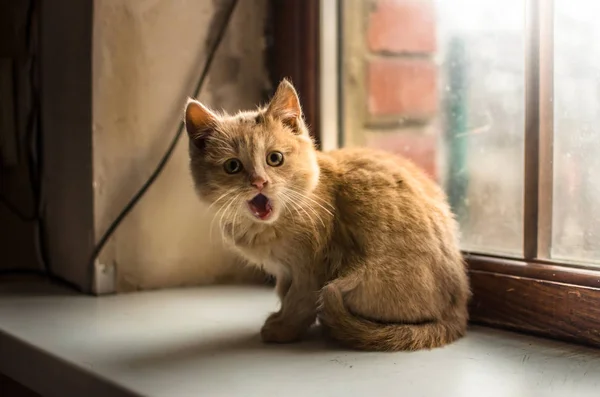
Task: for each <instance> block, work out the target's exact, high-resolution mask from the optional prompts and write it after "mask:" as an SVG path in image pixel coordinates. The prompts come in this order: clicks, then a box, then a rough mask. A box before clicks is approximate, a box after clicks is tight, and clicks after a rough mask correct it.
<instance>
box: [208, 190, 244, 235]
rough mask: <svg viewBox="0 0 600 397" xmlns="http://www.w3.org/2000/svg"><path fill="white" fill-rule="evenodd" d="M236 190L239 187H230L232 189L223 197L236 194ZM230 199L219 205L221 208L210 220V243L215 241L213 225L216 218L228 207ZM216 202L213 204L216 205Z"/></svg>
mask: <svg viewBox="0 0 600 397" xmlns="http://www.w3.org/2000/svg"><path fill="white" fill-rule="evenodd" d="M235 190H237V189H230V190H229V191H227V192H226V193H225V194H224V195H223V196H222V197H225V196H227V195H233V194H234V193H233V192H234V191H235ZM229 200H230V199H228V200H227V201H225V203H224V204H223V205H222V206H220V207H219V209H218V210H217V212H216V213H215V214H214V216H213V218H212V220H211V221H210V226H209V229H210V232H209V239H210V243H211V244H213V242H214V241H213V230H214V227H213V225H214V223H215V220H216V219H217V218H218V217H219V214H221V213H223V211H225V208H226V207H227V205H228V204H229V203H230V201H229ZM214 204H215V203H213V204H212V205H214ZM219 228H220V229H221V225H219Z"/></svg>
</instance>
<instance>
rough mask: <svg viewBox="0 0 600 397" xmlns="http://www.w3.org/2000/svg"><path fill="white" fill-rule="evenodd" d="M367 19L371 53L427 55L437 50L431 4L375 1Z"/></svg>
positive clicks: (416, 0)
mask: <svg viewBox="0 0 600 397" xmlns="http://www.w3.org/2000/svg"><path fill="white" fill-rule="evenodd" d="M373 8H374V9H373V11H372V12H371V14H370V15H369V24H368V28H367V44H368V47H369V50H370V51H372V52H390V53H420V54H423V53H424V54H430V53H433V52H435V50H436V44H437V43H436V20H435V8H434V4H433V1H431V0H378V1H375V2H374V6H373Z"/></svg>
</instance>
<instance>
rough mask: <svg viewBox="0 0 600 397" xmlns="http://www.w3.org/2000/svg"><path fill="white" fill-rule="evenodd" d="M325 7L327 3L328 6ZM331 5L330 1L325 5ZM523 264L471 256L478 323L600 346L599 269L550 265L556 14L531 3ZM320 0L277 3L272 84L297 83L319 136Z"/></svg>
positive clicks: (541, 0)
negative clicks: (284, 79) (287, 80)
mask: <svg viewBox="0 0 600 397" xmlns="http://www.w3.org/2000/svg"><path fill="white" fill-rule="evenodd" d="M321 1H322V0H321ZM325 1H331V0H325ZM525 3H526V9H527V11H526V15H527V23H526V35H527V46H526V71H525V106H526V110H525V130H524V131H525V168H524V177H525V179H524V180H525V182H524V183H525V186H524V195H525V196H524V219H523V221H524V222H523V228H524V241H523V258H522V259H514V258H508V257H499V256H494V255H487V254H486V255H483V254H474V253H468V252H465V259H466V261H467V263H468V266H469V273H470V278H471V288H472V290H473V298H472V300H471V303H470V316H471V321H472V322H473V323H479V324H484V325H488V326H493V327H499V328H505V329H510V330H514V331H519V332H525V333H530V334H535V335H538V336H544V337H550V338H554V339H560V340H565V341H569V342H574V343H580V344H586V345H592V346H597V347H600V270H599V269H597V268H596V269H594V268H591V267H585V266H581V265H573V264H567V263H560V262H558V261H553V260H550V259H549V258H550V245H551V236H552V233H551V231H552V182H553V175H552V156H553V146H552V145H553V101H552V95H553V78H554V75H553V61H554V54H553V47H554V43H553V34H554V26H553V9H552V3H553V2H551V1H545V0H526V2H525ZM319 4H320V0H289V1H284V0H271V11H272V14H271V15H272V17H273V19H272V20H273V25H274V26H273V27H274V29H273V31H274V35H273V47H272V53H271V55H272V59H277V60H278V61H277V62H274V63H272V64H271V71H272V78H273V81H274V82H276V81H278V80H279V79H281V78H282V77H291V78H292V80H293V81H294V82H295V83H296V84H297V86H298V90H299V92H300V95H301V97H302V102H303V105H304V109H305V111H306V117H307V119H308V121H309V124H310V125H312V126H313V128H315V129H313V132H314V133H315V136H316V137H317V139H318V138H319V137H320V131H319V130H318V127H319V120H320V117H321V115H320V114H319V109H320V96H319V84H320V76H319V67H318V65H319V62H318V60H319V42H318V38H319V20H320V18H319Z"/></svg>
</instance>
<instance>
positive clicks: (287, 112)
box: [267, 79, 304, 134]
mask: <svg viewBox="0 0 600 397" xmlns="http://www.w3.org/2000/svg"><path fill="white" fill-rule="evenodd" d="M267 114H268V115H270V116H272V117H274V118H276V119H279V120H281V122H282V123H283V124H284V125H286V126H288V127H290V128H291V129H292V130H293V131H294V132H295V133H297V134H301V133H303V132H304V131H303V128H302V127H303V122H302V108H301V107H300V99H299V98H298V94H297V93H296V89H295V88H294V86H293V85H292V83H290V82H289V81H288V80H286V79H283V80H282V81H281V83H279V86H278V87H277V91H275V95H273V98H272V99H271V102H270V103H269V107H268V108H267Z"/></svg>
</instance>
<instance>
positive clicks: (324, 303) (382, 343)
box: [319, 282, 467, 351]
mask: <svg viewBox="0 0 600 397" xmlns="http://www.w3.org/2000/svg"><path fill="white" fill-rule="evenodd" d="M320 298H321V302H320V308H319V321H320V322H321V324H322V325H323V326H324V327H325V330H326V332H327V333H328V334H329V335H330V336H331V337H333V338H334V339H336V340H338V341H339V342H341V343H343V344H345V345H348V346H350V347H352V348H355V349H360V350H373V351H399V350H419V349H432V348H435V347H440V346H443V345H446V344H448V343H450V342H453V341H454V340H456V339H459V338H460V337H461V336H463V335H464V334H465V332H466V324H467V318H466V317H467V315H466V313H465V314H464V315H462V316H461V315H457V316H456V318H451V319H448V320H441V321H435V322H428V323H423V324H393V323H392V324H389V323H386V324H383V323H377V322H374V321H370V320H367V319H364V318H361V317H358V316H356V315H354V314H352V313H351V312H350V311H348V309H347V308H346V307H345V305H344V301H343V297H342V292H341V291H340V289H339V287H338V286H337V285H336V283H335V282H332V283H329V284H328V285H326V286H325V287H324V288H323V289H322V290H321V297H320ZM461 317H462V318H461Z"/></svg>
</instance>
